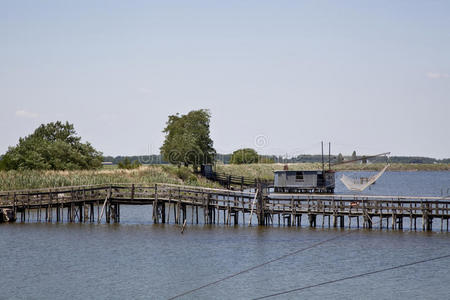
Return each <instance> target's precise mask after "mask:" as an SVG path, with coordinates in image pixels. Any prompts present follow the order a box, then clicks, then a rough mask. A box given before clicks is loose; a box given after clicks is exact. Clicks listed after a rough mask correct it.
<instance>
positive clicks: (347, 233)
mask: <svg viewBox="0 0 450 300" xmlns="http://www.w3.org/2000/svg"><path fill="white" fill-rule="evenodd" d="M352 232H354V231H349V232H346V233H344V234H342V235H338V236H335V237H332V238H329V239H326V240H323V241H320V242H317V243H315V244H312V245H311V246H308V247H305V248H301V249H298V250H295V251H292V252H289V253H286V254H284V255H282V256H279V257H277V258H273V259H271V260H268V261H266V262H263V263H261V264H258V265H255V266H252V267H250V268H247V269H244V270H242V271H239V272H237V273H234V274H231V275H228V276H226V277H223V278H220V279H217V280H215V281H212V282H209V283H207V284H205V285H202V286H199V287H197V288H194V289H192V290H189V291H186V292H183V293H181V294H178V295H176V296H173V297H171V298H169V300H172V299H176V298H179V297H182V296H186V295H188V294H191V293H193V292H196V291H199V290H201V289H204V288H206V287H209V286H212V285H215V284H217V283H220V282H222V281H225V280H228V279H231V278H233V277H236V276H238V275H241V274H244V273H247V272H250V271H252V270H255V269H258V268H261V267H263V266H265V265H268V264H270V263H273V262H276V261H279V260H282V259H284V258H286V257H289V256H292V255H295V254H297V253H300V252H303V251H306V250H309V249H312V248H314V247H317V246H320V245H322V244H325V243H328V242H331V241H333V240H337V239H339V238H342V237H344V236H346V235H349V234H350V233H352Z"/></svg>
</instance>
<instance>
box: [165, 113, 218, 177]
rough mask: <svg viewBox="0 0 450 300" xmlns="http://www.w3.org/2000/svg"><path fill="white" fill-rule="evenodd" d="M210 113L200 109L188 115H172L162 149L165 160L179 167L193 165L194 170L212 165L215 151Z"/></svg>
mask: <svg viewBox="0 0 450 300" xmlns="http://www.w3.org/2000/svg"><path fill="white" fill-rule="evenodd" d="M210 117H211V116H210V113H209V111H208V110H204V109H200V110H194V111H191V112H189V113H188V114H187V115H181V116H180V115H179V114H176V115H172V116H169V120H168V121H167V123H166V128H164V130H163V132H164V133H165V134H166V138H165V140H164V144H163V145H162V147H161V148H160V150H161V155H162V156H163V160H164V161H167V162H169V163H172V164H177V165H184V166H188V165H193V167H194V170H196V169H197V168H198V166H199V165H200V164H203V163H211V162H212V161H213V160H214V155H215V150H214V148H213V141H212V140H211V138H210V136H209V134H210V131H209V121H210Z"/></svg>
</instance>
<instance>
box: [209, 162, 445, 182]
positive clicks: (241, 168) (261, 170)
mask: <svg viewBox="0 0 450 300" xmlns="http://www.w3.org/2000/svg"><path fill="white" fill-rule="evenodd" d="M284 165H285V164H249V165H224V164H221V165H217V166H216V170H217V172H223V173H227V174H231V175H236V176H245V177H252V178H263V179H273V171H276V170H283V167H284ZM288 166H289V170H320V169H322V164H321V163H295V164H288ZM384 166H385V165H384V164H344V165H338V166H336V167H333V170H336V171H380V170H381V169H382V168H383V167H384ZM326 167H327V166H326ZM388 170H389V171H450V164H391V166H390V167H389V169H388Z"/></svg>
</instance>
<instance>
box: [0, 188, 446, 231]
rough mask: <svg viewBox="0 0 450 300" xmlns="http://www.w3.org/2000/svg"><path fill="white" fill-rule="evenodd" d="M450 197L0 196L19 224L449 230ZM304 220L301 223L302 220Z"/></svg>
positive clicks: (96, 191) (161, 191)
mask: <svg viewBox="0 0 450 300" xmlns="http://www.w3.org/2000/svg"><path fill="white" fill-rule="evenodd" d="M449 204H450V198H448V197H447V198H446V197H404V196H401V197H394V196H360V195H358V196H357V195H337V194H268V193H267V189H266V188H264V187H263V186H261V184H259V185H258V187H257V192H256V193H254V192H245V191H231V190H226V189H209V188H201V187H192V186H180V185H170V184H154V185H145V186H144V185H134V184H113V185H94V186H77V187H61V188H53V189H37V190H27V191H9V192H0V213H1V212H2V211H10V212H12V214H13V216H12V217H11V216H10V217H9V218H8V219H10V220H17V221H20V222H28V221H37V222H106V223H118V222H120V208H121V206H123V205H150V206H152V221H153V223H155V224H156V223H175V224H183V223H184V222H185V221H186V222H187V223H188V224H225V225H238V224H244V225H248V224H251V222H252V221H251V220H253V224H259V225H279V226H305V225H306V226H308V225H309V226H311V227H340V228H343V227H353V228H354V227H356V228H360V227H362V228H368V229H370V228H380V229H381V228H390V229H404V228H409V229H411V230H417V229H422V230H432V229H433V226H435V229H436V226H438V227H439V228H440V230H447V231H448V229H449V227H448V224H449V218H450V211H449ZM302 220H303V222H302Z"/></svg>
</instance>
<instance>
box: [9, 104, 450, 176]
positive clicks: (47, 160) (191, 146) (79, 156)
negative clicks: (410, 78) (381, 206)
mask: <svg viewBox="0 0 450 300" xmlns="http://www.w3.org/2000/svg"><path fill="white" fill-rule="evenodd" d="M210 119H211V114H210V112H209V111H208V110H205V109H200V110H193V111H190V112H189V113H187V114H185V115H180V114H175V115H170V116H169V117H168V121H167V123H166V126H165V128H164V129H163V131H162V132H163V133H164V134H165V139H164V143H163V145H162V146H161V148H160V154H155V155H143V156H116V157H112V156H103V154H102V152H100V151H98V150H96V149H95V148H94V147H93V146H92V145H91V144H90V143H89V142H82V141H81V137H79V136H78V135H77V133H76V131H75V128H74V125H73V124H70V123H69V122H65V123H63V122H61V121H57V122H51V123H48V124H42V125H40V126H39V127H38V128H37V129H36V130H35V131H34V132H33V133H31V134H30V135H28V136H26V137H23V138H20V139H19V141H18V144H17V145H16V146H12V147H9V148H8V151H7V152H6V153H5V154H4V155H3V156H1V157H0V170H33V169H38V170H80V169H86V170H89V169H98V168H100V167H102V163H103V162H111V163H113V164H117V165H118V166H119V167H120V168H123V169H133V168H137V167H139V166H140V165H141V164H167V163H170V164H175V165H178V166H186V167H187V166H192V167H193V169H194V170H198V168H199V166H200V165H202V164H210V163H215V162H222V163H225V164H228V163H231V164H252V163H317V162H321V161H322V155H310V154H302V155H297V156H294V157H289V158H286V157H283V156H276V155H260V154H258V153H257V152H256V151H255V150H254V149H252V148H243V149H238V150H236V151H234V152H233V153H231V154H218V153H217V152H216V150H215V149H214V147H213V140H212V139H211V137H210V127H209V126H210ZM357 158H358V159H359V158H362V161H363V162H367V159H365V157H364V156H358V155H357V154H356V151H353V153H352V155H351V156H344V155H342V154H341V153H339V154H338V155H333V156H331V162H332V163H336V162H344V161H348V160H354V159H357ZM323 159H324V160H325V162H328V156H324V157H323ZM370 162H372V163H378V162H386V158H384V157H376V158H371V159H370ZM390 162H392V163H404V164H408V163H414V164H434V163H450V159H442V160H439V159H434V158H429V157H417V156H412V157H408V156H392V157H390Z"/></svg>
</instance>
